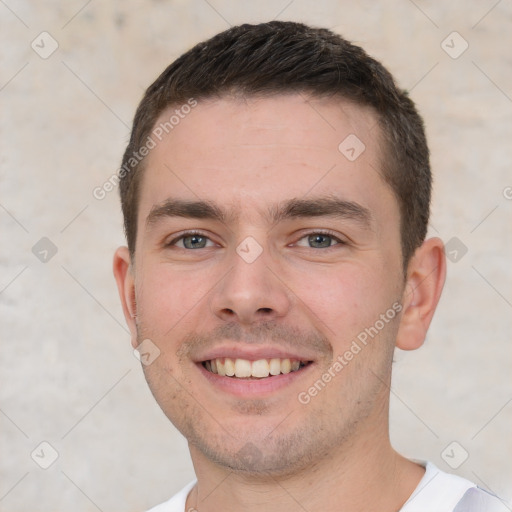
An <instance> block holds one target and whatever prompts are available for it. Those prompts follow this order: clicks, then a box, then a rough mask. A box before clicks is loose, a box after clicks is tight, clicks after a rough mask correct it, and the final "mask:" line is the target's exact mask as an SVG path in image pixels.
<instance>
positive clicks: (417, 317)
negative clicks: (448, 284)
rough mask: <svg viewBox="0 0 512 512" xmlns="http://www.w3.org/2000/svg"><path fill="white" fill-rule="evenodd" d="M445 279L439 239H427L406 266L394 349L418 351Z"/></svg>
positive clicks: (444, 262)
mask: <svg viewBox="0 0 512 512" xmlns="http://www.w3.org/2000/svg"><path fill="white" fill-rule="evenodd" d="M445 277H446V258H445V254H444V246H443V242H442V240H441V239H440V238H430V239H429V240H426V241H425V242H423V244H422V245H421V246H420V247H418V249H417V250H416V252H415V253H414V256H413V257H412V258H411V261H410V262H409V267H408V270H407V283H406V286H405V290H404V293H403V296H402V305H403V310H402V311H403V312H402V317H401V319H400V326H399V329H398V334H397V340H396V346H397V347H398V348H400V349H402V350H414V349H417V348H419V347H420V346H421V345H422V344H423V342H424V340H425V336H426V334H427V330H428V328H429V326H430V322H431V321H432V317H433V316H434V312H435V310H436V307H437V304H438V302H439V298H440V297H441V292H442V290H443V286H444V282H445Z"/></svg>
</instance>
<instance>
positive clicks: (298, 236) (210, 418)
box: [114, 95, 445, 512]
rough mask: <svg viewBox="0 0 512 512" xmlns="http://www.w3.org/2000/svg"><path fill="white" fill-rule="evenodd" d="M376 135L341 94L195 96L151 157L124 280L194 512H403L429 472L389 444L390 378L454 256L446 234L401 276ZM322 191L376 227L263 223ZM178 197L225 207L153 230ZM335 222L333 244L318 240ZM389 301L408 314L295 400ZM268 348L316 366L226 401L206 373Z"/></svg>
mask: <svg viewBox="0 0 512 512" xmlns="http://www.w3.org/2000/svg"><path fill="white" fill-rule="evenodd" d="M167 114H168V113H167V112H166V113H164V114H163V115H162V118H161V119H162V120H165V119H166V116H167V117H168V115H167ZM157 124H158V123H157ZM350 134H356V135H357V137H358V138H359V139H360V140H361V141H363V143H364V144H365V146H366V147H365V150H364V152H363V153H362V154H361V155H360V156H359V157H358V158H357V159H356V160H355V161H353V162H351V161H349V160H348V159H347V158H346V157H345V156H344V155H343V154H342V153H341V152H340V151H339V150H338V145H339V144H340V142H342V141H343V140H344V139H345V138H346V137H347V136H348V135H350ZM380 138H381V134H380V132H379V128H378V127H377V125H376V121H375V116H374V114H373V112H372V111H371V110H369V109H367V108H363V107H361V106H357V105H353V104H351V103H349V102H347V101H340V100H336V101H334V100H332V99H331V100H326V99H314V98H309V99H308V98H305V97H304V96H302V95H284V96H277V97H270V98H259V99H257V98H249V99H245V100H243V99H234V98H225V99H216V100H207V101H201V102H199V104H198V106H197V107H195V108H194V109H193V110H192V112H191V113H190V114H188V115H187V116H186V118H185V119H183V120H182V121H181V122H180V124H179V125H178V126H177V127H175V129H174V130H173V131H171V132H170V133H169V134H168V135H167V136H166V137H164V138H163V140H162V142H160V143H159V144H158V145H157V146H156V147H155V148H154V149H153V150H152V151H151V152H150V154H149V155H148V157H147V159H146V165H145V171H144V176H143V179H142V183H141V190H140V203H139V211H138V232H137V243H136V250H135V255H136V257H135V261H132V260H131V258H130V254H129V252H128V249H127V248H125V247H122V248H119V249H118V250H117V252H116V254H115V258H114V274H115V277H116V280H117V283H118V287H119V292H120V297H121V301H122V304H123V309H124V313H125V317H126V320H127V323H128V325H129V327H130V330H131V333H132V344H133V346H134V347H136V346H137V345H138V344H139V343H141V342H142V341H143V340H145V339H150V340H151V342H152V343H154V344H155V345H156V346H157V347H158V349H159V350H160V356H159V357H158V358H156V359H155V361H154V362H152V363H151V364H150V365H147V366H143V368H144V372H145V376H146V379H147V381H148V384H149V386H150V388H151V390H152V392H153V394H154V396H155V398H156V400H157V401H158V403H159V404H160V406H161V408H162V410H163V411H164V413H165V414H166V415H167V416H168V418H169V419H170V420H171V421H172V422H173V423H174V424H175V425H176V426H177V428H178V429H179V430H180V431H181V432H182V433H183V435H184V436H185V437H186V438H187V439H188V441H189V446H190V453H191V456H192V460H193V463H194V467H195V471H196V475H197V478H198V484H197V485H196V486H195V487H194V489H193V490H192V492H191V493H190V495H189V497H188V501H187V510H188V508H189V507H194V508H196V509H197V510H200V511H201V512H208V511H210V510H211V511H214V510H225V511H230V510H246V511H252V510H261V508H262V507H264V510H266V511H273V510H276V511H277V510H284V509H285V510H292V511H293V510H304V509H306V510H326V511H330V510H339V507H340V503H343V504H344V508H343V510H347V511H353V512H357V511H367V510H370V509H372V507H374V506H375V503H379V510H380V511H382V512H386V511H389V512H392V511H396V510H399V509H400V507H401V506H402V505H403V503H405V501H407V499H408V497H409V496H410V494H411V493H412V492H413V490H414V488H415V487H416V485H417V484H418V482H419V480H420V479H421V477H422V476H423V473H424V470H423V468H422V467H420V466H419V465H416V464H414V463H412V462H411V461H408V460H407V459H404V458H403V457H401V456H400V455H399V454H398V453H396V452H395V451H394V450H393V448H392V447H391V445H390V441H389V433H388V408H389V383H390V377H391V365H392V356H393V350H394V348H395V346H396V347H399V348H402V349H405V350H411V349H416V348H418V347H419V346H421V344H422V343H423V341H424V338H425V335H426V331H427V329H428V326H429V324H430V321H431V319H432V315H433V313H434V310H435V308H436V305H437V303H438V300H439V296H440V294H441V290H442V287H443V284H444V278H445V259H444V253H443V245H442V242H441V240H439V239H437V238H433V239H430V240H427V241H426V242H424V243H423V245H422V246H421V247H420V248H418V250H417V251H416V253H415V255H414V257H413V258H412V259H411V261H410V263H409V266H408V269H407V275H406V277H404V272H403V267H402V256H401V244H400V232H399V225H400V224H399V223H400V215H399V208H398V203H397V201H396V198H395V196H394V194H393V192H392V190H391V189H390V188H389V186H388V185H387V184H386V183H385V182H384V180H383V179H382V177H381V175H380V173H379V169H380V168H381V163H380V155H381V153H382V152H381V147H380ZM319 197H329V198H331V199H332V198H336V199H341V200H344V201H348V202H351V203H353V204H357V205H358V206H359V207H361V209H362V210H363V211H364V212H366V217H365V219H362V218H361V217H354V215H347V214H345V215H343V216H340V217H336V216H332V215H331V216H329V215H321V216H316V215H314V216H311V215H310V216H301V217H291V218H284V219H281V220H277V219H272V218H269V215H268V213H269V211H271V208H274V210H275V208H277V207H278V206H279V205H283V204H284V203H285V202H286V201H289V200H293V199H302V200H303V199H313V198H319ZM170 198H171V199H182V200H189V201H199V200H201V201H210V202H212V203H215V204H216V205H218V206H219V207H221V208H223V209H225V210H226V213H227V214H229V215H227V216H226V218H225V219H223V220H222V221H221V220H218V219H210V218H204V219H198V218H185V217H181V216H169V215H167V216H166V215H159V216H156V217H155V216H154V214H153V221H151V222H149V223H148V220H147V219H148V216H151V212H152V211H153V212H154V211H155V210H156V209H158V208H159V207H161V206H162V205H163V204H164V203H165V202H166V201H168V200H169V199H170ZM276 220H277V222H276ZM190 229H194V230H198V231H200V232H201V235H202V236H203V237H207V239H206V240H202V243H206V246H205V247H203V248H186V246H185V245H184V242H187V243H188V244H190V243H192V242H193V240H192V239H191V238H190V237H189V238H187V239H183V238H182V239H181V240H179V237H180V236H181V235H183V233H184V231H186V230H190ZM325 230H329V231H331V232H332V236H333V237H334V238H329V236H327V238H320V240H321V242H322V243H320V244H318V243H316V242H315V241H316V240H317V239H315V238H314V237H313V242H311V238H309V236H310V235H312V234H315V233H318V232H319V231H320V232H322V231H325ZM247 237H252V238H253V239H254V240H255V241H256V242H257V243H258V244H259V246H260V248H261V250H262V252H261V254H260V255H259V256H258V257H257V258H256V259H255V260H254V261H253V262H251V263H248V262H247V261H246V260H244V259H243V258H242V257H241V256H240V254H241V253H237V251H236V248H237V246H239V245H240V244H241V242H242V241H244V240H245V239H246V238H247ZM177 238H178V241H177V242H176V241H175V242H174V243H173V240H176V239H177ZM195 242H196V245H197V242H198V240H197V239H195ZM199 242H201V240H199ZM169 243H171V244H170V245H169ZM166 244H167V245H166ZM329 244H332V245H329ZM199 245H201V244H199ZM326 245H327V246H326ZM188 247H190V245H188ZM241 247H245V248H247V247H248V246H244V245H243V244H242V246H241ZM251 250H254V248H253V249H251ZM252 254H254V252H253V253H252ZM396 303H399V304H400V305H401V308H402V309H401V312H400V313H399V314H398V315H397V316H396V317H395V318H394V319H392V320H391V321H389V322H387V323H386V324H385V326H384V328H382V329H381V330H379V332H378V334H377V335H376V336H375V337H374V338H373V339H372V340H371V342H370V343H368V344H367V345H366V346H364V348H363V349H362V350H361V351H360V352H358V353H357V354H356V355H355V356H354V357H353V359H352V360H350V361H349V362H348V364H347V365H346V366H344V367H343V369H342V370H341V371H339V372H337V373H336V374H335V375H336V376H335V377H333V378H332V379H331V380H330V382H329V383H328V384H327V385H326V386H325V387H323V388H322V389H321V391H320V392H318V394H316V396H314V397H313V398H312V399H311V400H310V402H309V403H307V404H304V403H300V402H299V400H298V398H297V397H298V395H299V393H301V392H304V391H307V390H308V389H309V388H310V387H311V386H312V385H313V384H314V383H315V381H317V380H318V379H321V377H322V374H324V373H325V372H326V371H328V369H329V368H332V365H333V361H334V360H335V359H336V358H337V357H338V356H341V355H343V354H344V353H345V352H346V351H347V350H348V349H349V348H350V346H351V344H352V342H353V341H354V340H355V339H356V337H357V335H358V334H360V333H361V332H363V331H364V330H365V329H367V328H369V327H371V326H374V325H375V323H376V321H377V320H378V319H379V318H380V315H381V314H383V313H385V312H386V311H387V310H388V309H390V308H391V307H392V305H393V304H396ZM262 347H264V348H266V349H268V350H271V351H272V350H275V351H278V350H285V351H293V352H294V354H298V355H300V356H301V358H303V359H305V360H307V361H311V362H312V363H311V364H309V365H308V366H307V367H305V368H304V369H302V370H300V371H298V372H297V373H296V374H293V378H292V379H290V380H289V381H288V382H287V383H286V385H282V386H280V387H279V389H276V390H266V391H265V392H254V391H253V390H251V389H249V387H243V386H245V383H244V384H243V385H242V388H243V389H242V390H241V391H240V392H239V393H233V392H231V390H226V389H224V388H221V387H219V386H218V385H217V384H214V383H212V382H211V381H210V380H209V379H208V378H207V377H205V371H204V369H203V370H202V369H201V368H199V363H198V360H201V358H204V357H206V355H208V351H210V353H211V350H213V349H219V350H221V351H222V350H223V349H224V348H226V349H228V348H229V350H232V349H237V350H241V351H250V350H253V349H255V348H256V349H259V348H262ZM223 379H229V377H224V378H223ZM231 382H232V381H231ZM245 382H246V381H245ZM311 491H313V492H311Z"/></svg>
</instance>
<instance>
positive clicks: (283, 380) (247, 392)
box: [196, 363, 314, 398]
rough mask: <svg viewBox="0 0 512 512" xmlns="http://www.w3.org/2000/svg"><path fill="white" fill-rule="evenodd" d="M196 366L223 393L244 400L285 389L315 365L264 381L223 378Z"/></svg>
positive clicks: (263, 379) (264, 379)
mask: <svg viewBox="0 0 512 512" xmlns="http://www.w3.org/2000/svg"><path fill="white" fill-rule="evenodd" d="M196 366H197V367H198V368H199V371H200V372H201V373H202V374H203V375H204V376H205V377H206V378H207V379H208V381H209V382H210V383H211V384H213V385H214V386H215V387H217V388H219V389H221V390H222V391H225V392H227V393H231V394H232V395H235V396H238V397H243V398H250V397H252V398H263V397H264V396H265V395H269V394H271V393H273V392H275V391H278V390H280V389H283V388H284V387H286V386H289V385H291V384H293V383H294V382H296V381H297V380H299V379H301V378H302V377H303V376H305V375H306V374H309V372H310V370H311V367H312V366H314V363H309V364H308V365H307V366H303V367H302V368H301V369H300V370H297V371H294V372H290V373H286V374H284V373H281V374H280V375H274V376H272V377H267V378H262V379H256V378H255V379H238V378H236V377H223V376H221V375H218V374H216V373H212V372H209V371H208V370H207V369H206V368H205V367H204V366H203V365H202V364H201V363H197V364H196Z"/></svg>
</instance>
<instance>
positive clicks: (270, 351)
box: [194, 345, 314, 363]
mask: <svg viewBox="0 0 512 512" xmlns="http://www.w3.org/2000/svg"><path fill="white" fill-rule="evenodd" d="M226 357H229V358H231V359H247V360H249V361H257V360H259V359H273V358H276V359H296V360H298V361H313V359H314V358H313V357H310V356H309V355H307V354H304V353H302V354H299V353H298V352H294V351H291V350H286V349H283V348H281V347H271V346H257V347H251V346H245V347H241V346H240V345H237V346H233V345H231V346H230V345H219V346H218V347H214V348H212V349H210V350H208V351H205V352H204V353H202V354H200V355H199V356H198V357H195V358H194V360H195V362H197V363H202V362H204V361H210V360H211V359H222V358H226Z"/></svg>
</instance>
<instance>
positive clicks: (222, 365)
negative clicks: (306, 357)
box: [204, 357, 305, 378]
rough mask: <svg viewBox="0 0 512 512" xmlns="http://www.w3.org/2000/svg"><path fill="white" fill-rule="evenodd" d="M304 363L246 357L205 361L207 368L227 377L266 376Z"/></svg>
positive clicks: (288, 371) (291, 369) (292, 370)
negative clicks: (250, 359) (253, 359)
mask: <svg viewBox="0 0 512 512" xmlns="http://www.w3.org/2000/svg"><path fill="white" fill-rule="evenodd" d="M301 364H302V365H304V364H305V363H301V361H299V360H296V359H278V358H275V359H258V360H257V361H249V360H248V359H231V358H229V357H226V358H218V359H210V360H209V361H205V363H204V365H205V367H206V369H207V370H209V371H211V372H212V373H217V374H219V375H221V376H227V377H242V378H243V377H259V378H262V377H268V376H269V375H279V374H280V373H290V372H294V371H297V370H298V369H299V368H300V366H301Z"/></svg>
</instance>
